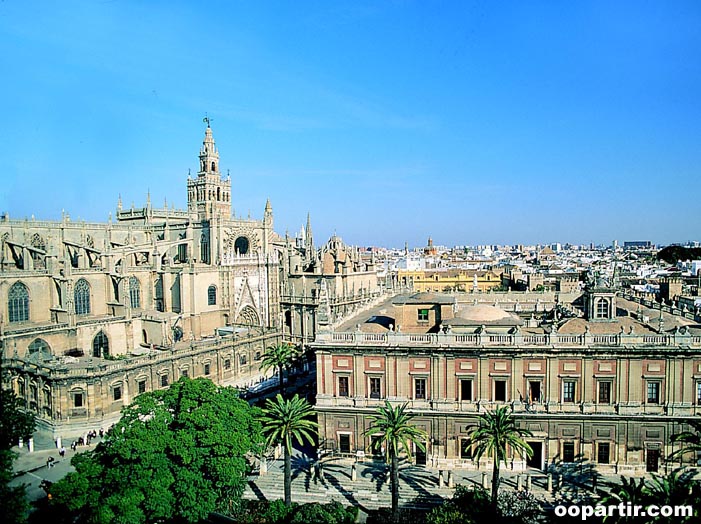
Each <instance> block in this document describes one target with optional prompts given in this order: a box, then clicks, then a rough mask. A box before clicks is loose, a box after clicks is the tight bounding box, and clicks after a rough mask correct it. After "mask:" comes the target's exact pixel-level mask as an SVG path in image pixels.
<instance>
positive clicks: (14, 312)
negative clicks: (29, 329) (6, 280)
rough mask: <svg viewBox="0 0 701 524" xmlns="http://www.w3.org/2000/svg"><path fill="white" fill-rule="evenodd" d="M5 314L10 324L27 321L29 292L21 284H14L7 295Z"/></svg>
mask: <svg viewBox="0 0 701 524" xmlns="http://www.w3.org/2000/svg"><path fill="white" fill-rule="evenodd" d="M7 312H8V316H9V317H10V322H27V321H28V320H29V290H28V289H27V286H25V285H24V284H22V282H15V283H14V284H12V287H11V288H10V292H9V293H8V295H7Z"/></svg>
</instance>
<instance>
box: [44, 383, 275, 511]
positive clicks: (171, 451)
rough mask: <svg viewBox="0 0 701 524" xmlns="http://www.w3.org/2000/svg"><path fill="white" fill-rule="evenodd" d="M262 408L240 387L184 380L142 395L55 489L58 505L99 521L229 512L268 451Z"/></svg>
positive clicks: (76, 460)
mask: <svg viewBox="0 0 701 524" xmlns="http://www.w3.org/2000/svg"><path fill="white" fill-rule="evenodd" d="M258 411H259V410H258V409H257V408H253V407H251V406H249V405H248V403H247V402H245V401H244V400H241V399H240V398H239V393H238V391H237V390H236V389H234V388H230V387H220V386H217V385H215V384H214V383H212V382H211V381H210V380H207V379H204V378H199V379H194V380H192V379H188V378H186V377H184V378H182V379H180V380H179V381H178V382H176V383H175V384H173V385H172V386H171V387H170V388H169V389H166V390H158V391H153V392H149V393H144V394H141V395H139V396H138V397H137V398H136V399H135V400H134V402H133V403H132V404H131V405H129V406H128V407H126V408H124V409H123V410H122V418H121V420H120V421H119V422H118V423H117V424H116V425H115V426H114V427H113V428H111V429H110V430H109V431H108V432H107V434H106V436H105V439H104V441H103V442H101V443H100V444H98V446H97V448H96V449H95V450H94V451H93V452H87V453H81V454H78V455H76V456H75V457H74V458H73V460H72V461H71V463H72V464H73V466H74V467H75V470H76V471H75V472H74V473H69V474H68V475H67V476H66V477H65V478H64V479H63V480H61V481H59V482H57V483H55V484H54V485H53V486H52V488H51V494H52V504H54V505H56V506H57V507H59V508H67V509H68V510H70V511H71V512H72V513H73V514H74V515H76V516H77V517H79V520H85V521H90V522H95V523H103V522H104V523H108V522H117V521H119V522H129V523H150V522H163V521H169V520H177V521H184V522H198V521H201V520H203V519H204V518H206V517H207V516H208V515H209V513H211V512H213V511H225V512H228V511H231V509H232V506H233V505H236V504H237V503H238V502H239V500H240V497H241V495H242V493H243V490H244V487H245V483H246V475H247V473H248V472H249V471H250V465H249V461H248V459H249V458H250V456H251V455H252V454H253V453H259V452H260V451H261V449H262V444H263V435H262V430H261V426H260V422H259V421H258V418H257V415H258Z"/></svg>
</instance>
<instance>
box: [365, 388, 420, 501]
mask: <svg viewBox="0 0 701 524" xmlns="http://www.w3.org/2000/svg"><path fill="white" fill-rule="evenodd" d="M407 405H408V403H404V404H402V405H401V406H397V407H393V406H392V404H390V403H389V401H387V400H386V401H385V405H384V406H381V407H379V408H377V412H376V413H375V414H374V415H371V416H370V417H369V418H370V421H371V422H370V427H369V428H368V429H367V430H366V431H365V435H368V436H371V437H372V436H373V435H377V436H379V437H380V439H379V441H378V442H380V443H382V444H384V446H385V449H386V450H387V461H388V462H389V463H390V484H391V487H392V513H393V514H395V515H396V513H397V509H398V508H399V453H400V452H401V451H402V450H404V451H405V452H406V454H407V455H408V456H409V458H411V449H412V443H413V444H415V445H416V447H418V448H419V449H421V450H422V451H425V450H426V445H425V444H424V442H425V441H426V439H427V435H426V432H425V431H423V430H422V429H419V428H417V427H416V426H413V425H412V424H411V420H412V419H413V418H414V416H415V415H412V414H409V413H407ZM376 445H377V443H376Z"/></svg>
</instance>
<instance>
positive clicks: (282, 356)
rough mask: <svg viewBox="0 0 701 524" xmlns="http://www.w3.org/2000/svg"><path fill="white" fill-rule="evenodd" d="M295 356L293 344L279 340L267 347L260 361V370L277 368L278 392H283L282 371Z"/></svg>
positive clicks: (295, 351)
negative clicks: (279, 341)
mask: <svg viewBox="0 0 701 524" xmlns="http://www.w3.org/2000/svg"><path fill="white" fill-rule="evenodd" d="M296 356H297V349H296V348H295V346H294V345H292V344H289V343H287V342H281V343H279V344H276V345H274V346H270V347H268V350H267V351H266V352H265V355H263V359H262V360H261V362H260V370H261V371H262V372H263V373H265V372H266V371H268V370H269V369H277V370H278V373H279V374H280V394H282V395H284V394H285V384H284V382H283V372H284V370H285V369H286V368H289V367H290V365H291V364H292V360H293V359H294V358H295V357H296Z"/></svg>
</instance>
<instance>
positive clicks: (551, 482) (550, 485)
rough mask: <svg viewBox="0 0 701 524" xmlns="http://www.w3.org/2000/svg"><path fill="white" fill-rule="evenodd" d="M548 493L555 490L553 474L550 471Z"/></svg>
mask: <svg viewBox="0 0 701 524" xmlns="http://www.w3.org/2000/svg"><path fill="white" fill-rule="evenodd" d="M547 489H548V493H552V492H553V475H552V473H548V488H547Z"/></svg>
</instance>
